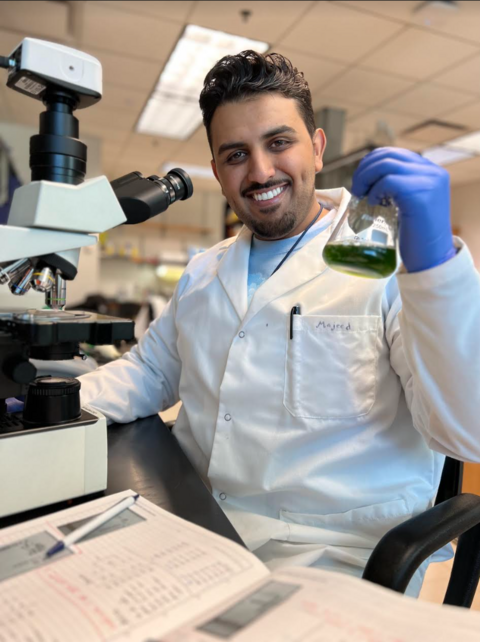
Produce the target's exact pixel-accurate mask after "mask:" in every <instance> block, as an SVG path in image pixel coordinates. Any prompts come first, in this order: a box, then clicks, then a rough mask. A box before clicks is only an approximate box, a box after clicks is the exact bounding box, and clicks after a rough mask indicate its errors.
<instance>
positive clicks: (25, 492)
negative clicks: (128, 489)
mask: <svg viewBox="0 0 480 642" xmlns="http://www.w3.org/2000/svg"><path fill="white" fill-rule="evenodd" d="M8 421H9V426H5V425H4V424H3V425H2V426H1V427H0V489H1V492H0V518H1V517H6V516H8V515H13V514H16V513H21V512H23V511H26V510H31V509H34V508H39V507H40V506H46V505H48V504H54V503H56V502H60V501H64V500H68V499H73V498H74V497H82V496H84V495H90V494H91V493H96V492H98V491H101V490H105V488H106V487H107V463H108V461H107V420H106V419H105V417H104V416H103V415H101V414H100V413H98V412H97V411H96V410H93V409H91V408H88V409H86V408H84V409H82V415H81V417H80V418H79V419H78V420H76V421H74V422H71V423H68V424H63V425H60V426H58V425H57V426H46V427H39V428H33V429H32V428H30V429H27V428H25V426H23V424H22V423H21V413H18V414H15V415H11V416H10V418H9V420H8Z"/></svg>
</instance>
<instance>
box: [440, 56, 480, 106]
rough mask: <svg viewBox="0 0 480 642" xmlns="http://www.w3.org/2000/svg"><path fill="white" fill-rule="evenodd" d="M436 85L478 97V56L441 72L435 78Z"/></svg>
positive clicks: (479, 93) (479, 84) (479, 73)
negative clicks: (463, 91) (470, 93)
mask: <svg viewBox="0 0 480 642" xmlns="http://www.w3.org/2000/svg"><path fill="white" fill-rule="evenodd" d="M434 82H435V83H436V84H437V85H444V86H445V87H451V88H453V89H460V90H465V91H469V92H472V94H476V95H477V96H478V95H480V55H477V56H475V57H474V58H471V59H470V60H468V61H467V62H463V63H461V64H460V65H457V66H456V67H454V68H453V69H449V70H448V71H442V72H441V73H439V74H438V76H435V78H434Z"/></svg>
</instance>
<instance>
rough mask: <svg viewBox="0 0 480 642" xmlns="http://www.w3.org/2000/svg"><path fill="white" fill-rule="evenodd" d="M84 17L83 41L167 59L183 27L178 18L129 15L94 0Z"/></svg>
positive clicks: (107, 47) (138, 56)
mask: <svg viewBox="0 0 480 642" xmlns="http://www.w3.org/2000/svg"><path fill="white" fill-rule="evenodd" d="M83 21H84V22H83V35H82V45H83V44H85V45H90V46H92V47H99V48H101V49H105V50H107V51H110V52H116V53H119V54H123V55H128V54H129V55H131V56H133V57H135V58H149V59H150V60H151V61H161V60H166V59H167V58H168V56H169V55H170V52H171V50H172V49H173V46H174V45H175V43H176V41H177V39H178V37H179V35H180V33H181V32H182V30H183V26H182V25H181V24H180V23H177V22H167V21H166V20H156V19H154V18H152V17H148V16H144V15H138V14H136V13H129V14H128V15H127V13H126V12H124V11H117V10H115V9H111V8H110V7H109V6H106V5H100V4H96V3H92V2H89V3H88V4H87V5H86V7H85V11H84V17H83Z"/></svg>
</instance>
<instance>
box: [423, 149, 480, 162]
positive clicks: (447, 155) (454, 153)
mask: <svg viewBox="0 0 480 642" xmlns="http://www.w3.org/2000/svg"><path fill="white" fill-rule="evenodd" d="M422 156H423V157H424V158H428V160H431V161H432V163H437V165H450V164H451V163H458V162H459V161H462V160H466V159H467V158H473V156H475V154H474V153H473V152H467V151H462V150H459V149H452V148H451V147H450V145H448V146H447V145H445V146H438V147H430V148H429V149H425V150H424V151H423V152H422Z"/></svg>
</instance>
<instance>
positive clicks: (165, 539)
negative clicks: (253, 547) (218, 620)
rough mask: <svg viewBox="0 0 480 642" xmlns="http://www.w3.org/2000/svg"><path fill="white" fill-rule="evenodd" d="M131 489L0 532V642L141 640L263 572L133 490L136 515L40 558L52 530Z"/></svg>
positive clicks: (243, 554) (249, 558)
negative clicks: (114, 526) (137, 495)
mask: <svg viewBox="0 0 480 642" xmlns="http://www.w3.org/2000/svg"><path fill="white" fill-rule="evenodd" d="M132 494H134V493H133V491H126V492H124V493H118V494H116V495H111V496H109V497H104V498H101V499H99V500H96V501H94V502H89V503H88V504H83V505H82V506H77V507H74V508H71V509H68V510H67V511H62V512H59V513H55V514H53V515H48V516H47V517H44V518H40V519H36V520H33V521H30V522H26V523H24V524H20V525H17V526H13V527H10V528H8V529H4V530H2V531H0V567H1V568H0V578H1V576H2V573H5V574H8V575H9V577H8V578H7V579H3V580H2V581H0V593H1V595H2V599H1V600H0V642H3V641H4V640H15V641H16V642H27V641H28V642H30V641H32V640H41V641H42V642H57V641H58V642H65V640H68V641H69V642H77V641H80V640H82V641H83V640H88V641H89V642H95V641H97V640H102V641H110V640H115V641H119V642H126V641H129V642H130V641H134V640H135V641H136V640H138V641H143V640H144V639H146V638H147V637H149V636H151V635H152V634H153V633H155V635H157V636H158V635H163V634H164V632H166V631H170V630H173V629H174V628H176V627H177V626H179V625H180V624H183V623H185V622H186V621H188V620H190V619H191V618H192V617H195V616H197V615H199V614H200V613H202V612H204V611H205V610H206V609H208V608H211V607H212V606H213V605H215V604H218V603H220V601H222V600H224V599H225V598H228V597H231V596H233V595H235V594H237V592H238V591H241V590H243V589H245V588H246V587H248V586H250V585H251V584H252V583H255V582H256V581H257V580H258V579H260V578H262V577H265V576H267V575H268V571H267V569H266V568H265V567H264V566H263V564H261V563H260V562H259V561H258V560H257V559H256V558H255V556H254V555H252V554H251V553H249V552H248V551H246V550H244V549H243V548H242V547H241V546H239V545H237V544H235V543H233V542H231V541H229V540H227V539H225V538H223V537H220V536H218V535H215V534H213V533H210V532H208V531H206V530H205V529H203V528H200V527H198V526H195V525H194V524H190V523H189V522H186V521H185V520H182V519H180V518H178V517H176V516H174V515H172V514H170V513H168V512H166V511H164V510H162V509H161V508H159V507H157V506H155V505H154V504H152V503H150V502H148V501H147V500H145V499H143V498H141V497H140V498H139V499H138V500H137V502H136V503H135V504H134V505H133V506H132V507H131V508H130V509H129V510H130V511H132V513H134V514H135V519H133V520H132V519H128V518H125V515H124V514H122V519H123V523H122V524H120V525H119V527H118V528H116V530H110V531H109V532H106V533H104V534H103V535H99V536H96V537H92V538H90V539H88V540H84V541H81V542H78V543H77V544H76V545H74V546H73V547H72V551H73V554H72V553H70V552H68V551H67V553H66V555H64V556H63V557H61V558H60V557H59V558H58V559H56V556H53V557H52V558H50V560H49V561H48V562H47V563H46V562H45V550H46V548H48V546H50V545H51V541H52V539H53V537H55V538H56V539H58V538H59V537H62V536H63V535H62V532H60V530H59V528H60V527H62V528H64V527H65V525H66V524H67V525H68V524H72V522H76V521H79V520H82V519H85V518H89V517H92V516H94V515H96V514H98V513H99V512H102V511H104V510H106V509H107V508H109V507H110V506H112V505H113V504H115V503H117V502H118V501H120V500H121V499H123V498H124V497H127V496H129V495H132ZM64 530H65V528H64ZM6 547H8V548H6ZM2 551H3V553H2ZM60 555H61V554H60ZM2 560H4V562H3V563H2ZM5 560H9V561H8V563H6V562H5ZM7 566H8V568H7Z"/></svg>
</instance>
